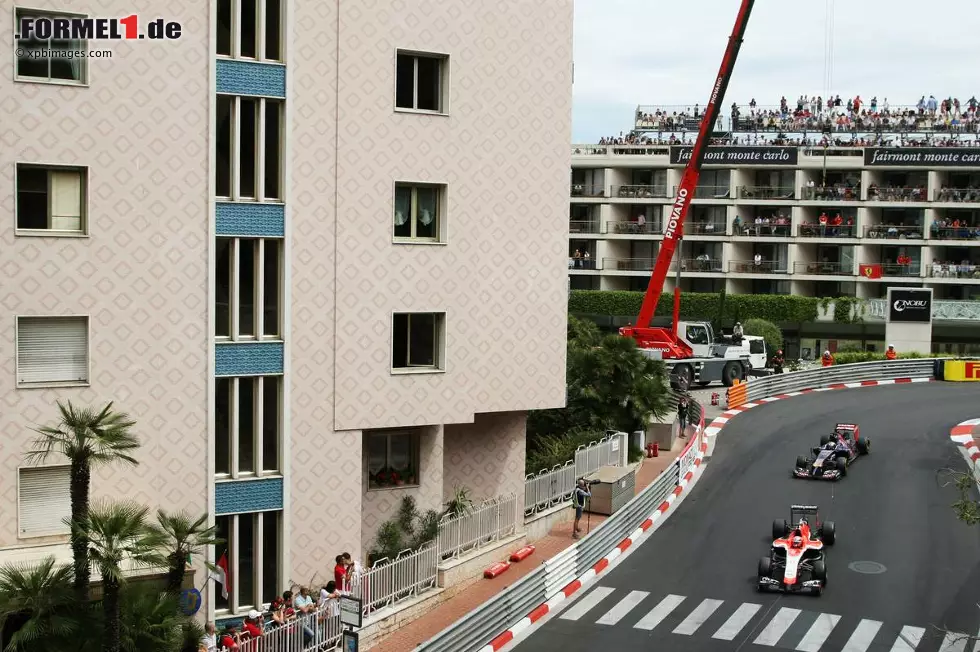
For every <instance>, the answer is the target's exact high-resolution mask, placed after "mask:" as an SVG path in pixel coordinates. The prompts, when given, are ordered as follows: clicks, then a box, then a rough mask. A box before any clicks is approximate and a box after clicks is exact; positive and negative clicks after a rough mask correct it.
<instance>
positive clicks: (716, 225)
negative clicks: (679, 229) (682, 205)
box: [684, 220, 726, 237]
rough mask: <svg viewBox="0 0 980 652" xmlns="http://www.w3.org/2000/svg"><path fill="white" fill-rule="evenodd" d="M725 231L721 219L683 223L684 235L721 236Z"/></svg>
mask: <svg viewBox="0 0 980 652" xmlns="http://www.w3.org/2000/svg"><path fill="white" fill-rule="evenodd" d="M725 231H726V227H725V222H724V221H721V220H711V221H708V222H685V223H684V235H714V236H719V237H723V236H725V235H726V233H725Z"/></svg>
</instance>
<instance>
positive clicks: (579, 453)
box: [524, 432, 629, 518]
mask: <svg viewBox="0 0 980 652" xmlns="http://www.w3.org/2000/svg"><path fill="white" fill-rule="evenodd" d="M628 446H629V442H628V440H627V435H626V433H625V432H617V433H615V434H612V435H609V436H608V437H603V438H602V439H600V440H599V441H594V442H591V443H589V444H588V445H587V446H579V447H578V450H576V451H575V459H572V460H569V461H567V462H565V463H564V464H561V465H556V466H554V467H552V468H550V469H544V470H543V471H541V472H539V473H537V474H529V475H527V476H526V477H525V478H524V516H525V518H526V517H528V516H531V515H533V514H535V513H537V512H541V511H544V510H547V509H550V508H552V507H554V506H555V505H560V504H562V503H567V502H568V501H570V500H571V499H572V491H573V490H574V489H575V480H576V479H577V478H581V477H582V476H586V475H588V474H590V473H595V472H596V471H598V470H599V469H601V468H602V467H604V466H619V465H621V464H622V463H623V460H625V459H626V452H625V451H626V450H627V447H628Z"/></svg>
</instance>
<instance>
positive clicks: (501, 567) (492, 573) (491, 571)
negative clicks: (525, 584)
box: [483, 561, 510, 580]
mask: <svg viewBox="0 0 980 652" xmlns="http://www.w3.org/2000/svg"><path fill="white" fill-rule="evenodd" d="M508 570H510V563H509V562H506V561H498V562H496V563H495V564H492V565H491V566H490V568H488V569H486V570H485V571H483V577H485V578H487V579H488V580H492V579H493V578H495V577H497V576H498V575H501V574H502V573H504V572H506V571H508Z"/></svg>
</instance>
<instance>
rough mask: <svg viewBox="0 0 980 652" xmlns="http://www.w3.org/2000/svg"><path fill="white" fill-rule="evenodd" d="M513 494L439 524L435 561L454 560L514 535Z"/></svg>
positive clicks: (446, 518)
mask: <svg viewBox="0 0 980 652" xmlns="http://www.w3.org/2000/svg"><path fill="white" fill-rule="evenodd" d="M517 518H518V515H517V494H515V493H510V494H507V495H506V496H497V497H495V498H490V499H489V500H485V501H484V502H483V503H482V504H481V505H480V506H478V507H474V508H472V509H470V510H468V511H467V512H466V513H464V514H460V515H459V516H451V515H449V514H446V515H445V516H443V517H442V520H441V521H439V538H438V545H439V557H440V559H451V558H457V557H459V556H460V555H461V554H463V553H466V552H469V551H471V550H476V549H478V548H482V547H484V546H486V545H489V544H491V543H493V542H494V541H499V540H501V539H504V538H506V537H509V536H511V535H513V534H514V533H516V532H517Z"/></svg>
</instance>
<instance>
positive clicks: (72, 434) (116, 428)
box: [27, 401, 139, 602]
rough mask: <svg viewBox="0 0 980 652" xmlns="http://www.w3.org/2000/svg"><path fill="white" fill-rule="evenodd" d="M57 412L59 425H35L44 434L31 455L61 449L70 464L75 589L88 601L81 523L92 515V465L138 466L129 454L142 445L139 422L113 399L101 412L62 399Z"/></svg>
mask: <svg viewBox="0 0 980 652" xmlns="http://www.w3.org/2000/svg"><path fill="white" fill-rule="evenodd" d="M58 411H59V412H60V414H61V418H60V421H59V423H58V425H57V426H55V427H53V428H52V427H48V426H44V427H41V428H35V429H34V431H35V432H36V433H38V435H39V436H38V437H37V439H35V441H34V445H33V448H32V450H31V451H30V452H29V453H28V454H27V459H28V461H29V462H31V463H39V462H43V461H44V460H46V459H48V458H49V457H50V456H51V455H52V453H59V454H61V455H63V456H64V457H66V458H67V459H68V461H69V463H70V464H71V484H70V494H71V523H72V524H73V527H72V530H71V549H72V555H73V557H74V588H75V594H76V596H77V598H78V600H79V601H80V602H86V601H87V600H88V589H89V577H90V575H91V568H90V564H89V559H88V540H87V539H86V534H85V529H84V528H80V527H77V526H78V525H80V524H81V523H83V522H85V521H86V519H87V517H88V512H89V492H90V488H91V484H92V469H94V468H96V467H98V466H103V465H107V464H112V463H114V462H124V463H127V464H133V465H135V464H138V462H137V461H136V459H135V458H133V457H132V455H131V454H130V453H132V452H133V451H135V450H136V449H137V448H139V441H138V440H137V439H136V437H135V436H134V435H133V434H132V432H131V428H132V427H133V426H134V425H135V423H136V422H135V421H131V420H130V418H129V416H128V415H127V414H125V413H123V412H114V411H113V409H112V403H111V402H110V403H108V404H106V406H105V407H103V408H102V410H100V411H99V412H96V411H94V410H91V409H89V408H76V407H75V406H74V405H72V403H71V401H68V403H67V405H65V404H63V403H61V402H60V401H59V402H58Z"/></svg>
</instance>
